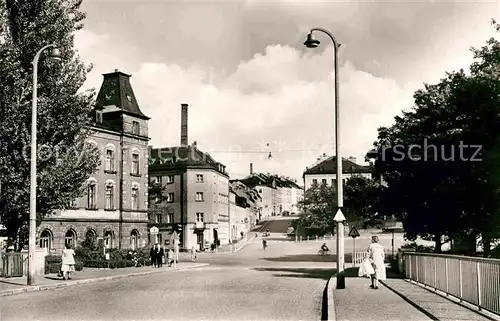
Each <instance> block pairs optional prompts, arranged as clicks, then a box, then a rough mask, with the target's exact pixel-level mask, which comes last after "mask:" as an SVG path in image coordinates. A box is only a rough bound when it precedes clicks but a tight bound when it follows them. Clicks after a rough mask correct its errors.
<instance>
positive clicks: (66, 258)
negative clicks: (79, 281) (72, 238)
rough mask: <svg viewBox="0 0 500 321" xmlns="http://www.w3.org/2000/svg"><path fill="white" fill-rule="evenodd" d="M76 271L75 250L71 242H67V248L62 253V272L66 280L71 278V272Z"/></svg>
mask: <svg viewBox="0 0 500 321" xmlns="http://www.w3.org/2000/svg"><path fill="white" fill-rule="evenodd" d="M74 271H75V251H73V249H72V248H71V246H70V245H69V244H66V248H65V249H64V250H63V253H62V266H61V272H62V273H63V279H64V280H68V279H69V280H71V273H72V272H74Z"/></svg>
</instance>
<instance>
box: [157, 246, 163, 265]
mask: <svg viewBox="0 0 500 321" xmlns="http://www.w3.org/2000/svg"><path fill="white" fill-rule="evenodd" d="M157 259H158V263H157V265H158V268H161V267H162V266H163V260H164V259H165V250H163V246H161V245H158V256H157Z"/></svg>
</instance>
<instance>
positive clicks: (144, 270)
mask: <svg viewBox="0 0 500 321" xmlns="http://www.w3.org/2000/svg"><path fill="white" fill-rule="evenodd" d="M208 265H209V264H207V263H196V262H194V263H191V262H180V263H178V264H177V266H176V267H173V266H172V267H162V268H154V267H151V266H145V267H139V268H134V267H129V268H122V269H109V270H108V269H106V270H104V269H93V268H84V269H83V271H79V272H75V273H74V274H73V277H72V279H71V280H67V281H64V280H63V279H62V278H60V277H57V275H56V274H47V275H45V276H38V277H37V278H36V279H35V285H34V286H27V285H26V277H21V278H0V297H1V296H6V295H14V294H19V293H25V292H33V291H41V290H49V289H56V288H62V287H68V286H73V285H80V284H87V283H94V282H99V281H107V280H115V279H120V278H126V277H131V276H140V275H148V274H154V273H162V272H175V271H183V270H188V269H193V268H199V267H203V266H208Z"/></svg>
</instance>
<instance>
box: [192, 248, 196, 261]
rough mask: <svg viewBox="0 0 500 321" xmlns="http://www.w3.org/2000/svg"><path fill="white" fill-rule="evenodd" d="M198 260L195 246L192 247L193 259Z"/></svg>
mask: <svg viewBox="0 0 500 321" xmlns="http://www.w3.org/2000/svg"><path fill="white" fill-rule="evenodd" d="M195 260H196V248H195V247H194V245H193V247H192V248H191V261H192V262H194V261H195Z"/></svg>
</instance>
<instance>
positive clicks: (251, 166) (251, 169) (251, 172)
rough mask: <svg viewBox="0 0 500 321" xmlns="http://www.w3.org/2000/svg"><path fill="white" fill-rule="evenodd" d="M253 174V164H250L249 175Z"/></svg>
mask: <svg viewBox="0 0 500 321" xmlns="http://www.w3.org/2000/svg"><path fill="white" fill-rule="evenodd" d="M252 174H253V163H250V175H252Z"/></svg>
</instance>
